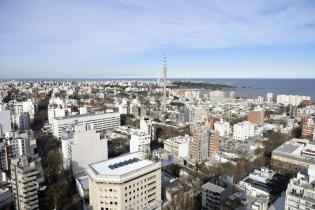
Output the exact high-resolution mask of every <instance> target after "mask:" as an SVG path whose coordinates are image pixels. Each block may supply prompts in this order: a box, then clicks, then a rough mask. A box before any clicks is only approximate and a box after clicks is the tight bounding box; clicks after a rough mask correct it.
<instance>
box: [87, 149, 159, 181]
mask: <svg viewBox="0 0 315 210" xmlns="http://www.w3.org/2000/svg"><path fill="white" fill-rule="evenodd" d="M139 156H140V153H139V152H135V153H128V154H125V155H122V156H119V157H116V158H112V159H109V160H104V161H100V162H96V163H92V164H90V168H91V169H92V170H93V171H94V173H96V174H98V175H106V176H121V175H124V174H128V173H130V172H132V171H135V170H138V169H141V168H144V167H146V166H149V165H152V164H154V163H155V162H153V161H151V160H147V159H146V160H141V159H140V157H139Z"/></svg>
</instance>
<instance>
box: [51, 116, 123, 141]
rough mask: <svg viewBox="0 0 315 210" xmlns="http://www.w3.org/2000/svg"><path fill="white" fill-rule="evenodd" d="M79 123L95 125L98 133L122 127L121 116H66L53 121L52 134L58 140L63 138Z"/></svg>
mask: <svg viewBox="0 0 315 210" xmlns="http://www.w3.org/2000/svg"><path fill="white" fill-rule="evenodd" d="M77 123H82V124H89V125H91V124H93V126H94V128H95V130H96V131H97V132H100V131H104V130H108V129H115V128H118V127H119V125H120V114H119V113H118V112H115V113H103V112H101V113H93V114H85V115H75V116H66V117H60V118H55V119H53V123H52V132H53V135H54V136H55V137H57V138H61V137H62V136H64V135H67V134H68V133H71V132H72V131H73V126H74V125H75V124H77Z"/></svg>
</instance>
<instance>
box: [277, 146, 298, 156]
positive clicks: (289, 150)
mask: <svg viewBox="0 0 315 210" xmlns="http://www.w3.org/2000/svg"><path fill="white" fill-rule="evenodd" d="M300 146H301V145H296V144H295V145H293V144H283V145H281V146H280V147H278V148H277V149H276V151H278V152H283V153H290V154H291V153H293V152H294V151H295V150H296V149H297V148H299V147H300Z"/></svg>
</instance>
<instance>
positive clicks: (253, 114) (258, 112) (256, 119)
mask: <svg viewBox="0 0 315 210" xmlns="http://www.w3.org/2000/svg"><path fill="white" fill-rule="evenodd" d="M247 120H248V121H249V122H250V123H253V124H256V125H259V126H260V125H263V124H264V120H265V111H264V110H263V109H255V110H254V111H250V112H249V113H248V114H247Z"/></svg>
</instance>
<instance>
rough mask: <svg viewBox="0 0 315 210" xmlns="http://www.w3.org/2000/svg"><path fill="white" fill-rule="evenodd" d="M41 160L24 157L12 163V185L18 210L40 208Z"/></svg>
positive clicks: (13, 160)
mask: <svg viewBox="0 0 315 210" xmlns="http://www.w3.org/2000/svg"><path fill="white" fill-rule="evenodd" d="M42 177H43V176H42V171H41V165H40V159H35V160H30V159H29V158H28V157H27V156H25V155H23V156H20V157H18V158H14V159H12V161H11V184H12V191H13V195H14V205H15V209H17V210H29V209H30V210H35V209H39V206H38V188H39V182H40V181H39V180H40V179H41V178H42Z"/></svg>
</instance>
